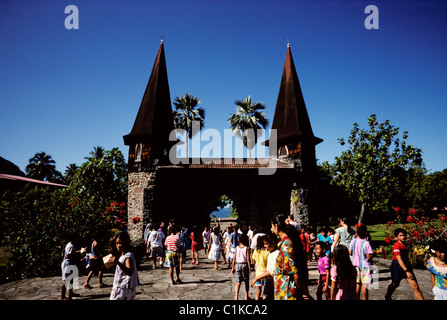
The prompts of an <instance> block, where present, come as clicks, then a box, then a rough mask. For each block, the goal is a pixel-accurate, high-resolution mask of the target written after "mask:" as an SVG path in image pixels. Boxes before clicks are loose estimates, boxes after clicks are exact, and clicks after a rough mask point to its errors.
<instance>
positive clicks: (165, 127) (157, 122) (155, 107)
mask: <svg viewBox="0 0 447 320" xmlns="http://www.w3.org/2000/svg"><path fill="white" fill-rule="evenodd" d="M173 129H174V121H173V116H172V108H171V96H170V93H169V83H168V73H167V70H166V60H165V53H164V47H163V41H162V42H161V44H160V48H159V49H158V53H157V57H156V58H155V62H154V66H153V68H152V72H151V76H150V78H149V82H148V84H147V87H146V91H145V92H144V95H143V99H142V101H141V105H140V109H139V110H138V114H137V117H136V119H135V123H134V125H133V128H132V131H131V132H130V133H129V134H127V135H125V136H124V137H123V138H124V144H125V145H131V144H135V143H140V142H145V143H151V144H152V146H153V147H154V146H157V145H162V146H167V145H170V144H171V143H169V133H170V132H171V131H172V130H173Z"/></svg>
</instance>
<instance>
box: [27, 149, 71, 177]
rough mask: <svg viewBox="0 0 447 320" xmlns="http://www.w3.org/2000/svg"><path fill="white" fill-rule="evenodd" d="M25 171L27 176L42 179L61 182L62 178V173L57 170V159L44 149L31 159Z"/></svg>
mask: <svg viewBox="0 0 447 320" xmlns="http://www.w3.org/2000/svg"><path fill="white" fill-rule="evenodd" d="M25 172H26V176H27V177H29V178H32V179H37V180H42V181H43V180H44V181H49V182H60V181H61V178H62V175H61V173H60V172H59V171H57V170H56V161H54V160H53V159H52V158H51V156H50V155H48V154H46V153H45V152H43V151H41V152H38V153H36V154H35V155H34V157H32V158H31V159H29V163H28V165H27V166H26V168H25Z"/></svg>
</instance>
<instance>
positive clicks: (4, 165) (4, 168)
mask: <svg viewBox="0 0 447 320" xmlns="http://www.w3.org/2000/svg"><path fill="white" fill-rule="evenodd" d="M0 173H5V174H12V175H15V176H21V177H24V176H25V173H23V172H22V171H21V170H20V168H19V167H18V166H16V165H15V164H14V163H12V162H11V161H8V160H6V159H5V158H2V157H0Z"/></svg>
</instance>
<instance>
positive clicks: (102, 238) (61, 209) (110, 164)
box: [0, 148, 127, 280]
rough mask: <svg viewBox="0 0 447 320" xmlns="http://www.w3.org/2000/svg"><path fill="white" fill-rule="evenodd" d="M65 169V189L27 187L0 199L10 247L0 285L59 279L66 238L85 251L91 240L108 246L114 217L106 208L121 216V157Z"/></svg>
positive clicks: (110, 154)
mask: <svg viewBox="0 0 447 320" xmlns="http://www.w3.org/2000/svg"><path fill="white" fill-rule="evenodd" d="M70 168H71V171H70V175H71V178H70V179H71V180H70V185H69V187H68V188H63V189H59V188H55V187H46V186H41V185H37V186H36V185H34V184H28V185H26V187H24V188H23V189H22V190H21V191H19V192H7V193H5V194H1V195H0V200H1V201H0V222H1V223H2V229H3V230H4V233H5V236H6V237H5V239H4V241H6V243H4V244H5V245H7V246H9V247H10V248H12V256H11V258H10V259H9V261H8V266H7V268H6V271H5V272H4V273H3V270H2V272H1V273H0V277H1V279H0V280H6V278H8V279H9V280H11V279H19V278H24V277H30V276H49V275H57V274H59V273H60V263H61V257H62V253H63V250H64V246H65V245H66V236H67V235H68V234H70V233H76V234H77V235H78V236H79V237H80V239H81V240H82V241H81V242H80V243H78V245H79V246H88V245H89V244H90V242H89V241H91V237H93V236H95V237H96V238H97V240H98V241H99V242H100V243H101V244H102V245H103V246H104V247H107V246H108V245H109V239H110V238H111V237H112V235H113V228H115V226H116V221H115V220H116V218H115V217H114V216H112V215H113V214H114V212H110V207H111V206H112V203H114V206H116V205H115V204H116V203H118V207H119V212H120V213H123V214H124V213H125V212H126V208H125V206H126V202H127V201H126V200H127V165H126V163H125V160H124V156H123V155H122V153H121V152H120V151H119V150H118V148H114V149H112V150H109V151H104V153H103V155H102V156H101V157H96V156H95V157H89V158H88V160H87V161H86V162H85V163H83V164H82V165H81V166H80V167H78V168H76V166H74V165H73V166H70ZM66 179H67V175H66ZM120 218H123V219H126V217H124V216H123V217H121V216H120Z"/></svg>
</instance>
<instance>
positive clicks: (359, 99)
mask: <svg viewBox="0 0 447 320" xmlns="http://www.w3.org/2000/svg"><path fill="white" fill-rule="evenodd" d="M370 4H373V5H376V6H377V8H378V9H379V29H378V30H367V29H366V28H365V27H364V20H365V19H366V17H367V16H368V14H365V13H364V10H365V7H366V6H367V5H370ZM68 5H76V6H77V7H78V9H79V29H77V30H74V29H73V30H67V29H66V28H65V26H64V21H65V18H66V17H67V16H68V14H65V13H64V10H65V7H66V6H68ZM446 17H447V4H446V3H445V2H444V1H437V0H431V1H392V0H389V1H376V0H373V1H362V0H355V1H336V0H328V1H318V0H317V1H304V0H303V1H299V0H295V1H286V0H275V1H273V0H271V1H267V0H258V1H254V0H238V1H236V0H220V1H217V0H214V1H213V0H207V1H205V0H179V1H170V0H167V1H165V0H163V1H161V0H160V1H140V0H138V1H137V0H130V1H122V0H108V1H95V0H88V1H75V0H70V1H63V0H59V1H38V0H37V1H5V0H2V1H0V57H1V59H0V70H1V72H0V84H1V85H0V119H1V120H2V121H1V122H2V125H1V129H0V156H2V157H3V158H6V159H8V160H10V161H12V162H14V163H15V164H17V165H18V166H19V167H20V169H21V170H22V171H24V170H25V166H26V165H27V163H28V160H29V158H31V157H32V156H33V155H34V154H35V153H36V152H40V151H44V152H46V153H47V154H50V155H51V156H52V157H53V159H54V160H55V161H56V166H57V169H58V170H59V171H61V172H64V171H65V167H66V166H67V165H68V164H70V163H76V164H77V165H80V164H82V163H83V162H84V157H86V156H88V154H89V152H90V151H92V150H93V147H95V146H103V147H104V148H106V149H111V148H113V147H119V148H120V150H121V151H122V152H123V153H124V154H125V155H126V157H127V153H128V147H127V146H125V145H124V143H123V138H122V136H123V135H125V134H127V133H129V132H130V130H131V128H132V125H133V122H134V120H135V116H136V114H137V111H138V108H139V106H140V103H141V98H142V96H143V93H144V90H145V87H146V85H147V81H148V79H149V75H150V71H151V69H152V65H153V62H154V59H155V56H156V53H157V50H158V47H159V45H160V36H161V35H164V36H165V38H164V45H165V53H166V60H167V69H168V78H169V84H170V92H171V100H174V98H175V97H176V96H180V95H183V94H184V93H185V92H189V93H190V94H192V95H195V96H198V97H200V98H201V99H202V100H203V103H202V107H203V108H205V110H206V112H207V114H206V120H205V126H206V128H215V129H217V130H219V131H221V132H222V131H223V130H224V129H228V125H227V121H226V120H227V118H228V116H229V115H230V114H231V113H233V112H234V111H235V108H236V106H235V105H234V101H235V100H236V99H241V98H245V97H247V96H248V95H251V96H252V97H253V99H254V100H260V101H263V102H264V104H265V105H266V106H267V109H266V113H267V116H268V118H269V120H270V122H271V121H272V120H273V114H274V109H275V104H276V98H277V95H278V89H279V84H280V79H281V74H282V69H283V65H284V59H285V54H286V47H287V38H289V39H290V47H291V49H292V54H293V57H294V61H295V65H296V68H297V72H298V77H299V79H300V83H301V87H302V90H303V94H304V99H305V101H306V105H307V109H308V113H309V116H310V120H311V123H312V127H313V131H314V134H315V135H316V136H318V137H320V138H322V139H324V142H323V143H321V144H319V145H318V146H317V151H316V155H317V159H318V160H319V162H323V161H329V162H333V160H334V157H335V156H337V155H340V154H341V152H342V150H344V149H343V147H341V146H339V144H338V142H337V139H338V138H341V137H348V136H349V134H350V131H351V129H352V127H353V123H354V122H358V123H359V125H360V127H366V126H367V119H368V117H369V116H370V115H371V114H373V113H375V114H377V116H378V119H379V120H380V121H384V120H390V121H391V123H392V124H393V125H395V126H397V127H400V128H401V130H407V131H409V139H408V141H409V143H411V144H413V145H414V146H416V147H419V148H421V149H422V151H423V158H424V162H425V164H426V166H427V169H429V170H431V171H439V170H443V169H445V168H447V164H446V159H447V148H446V144H445V141H447V130H446V126H445V121H446V120H445V119H446V116H447V108H446V107H447V102H446V101H447V90H446V89H445V84H446V77H447V55H446V53H447V42H446V41H445V34H446V32H447V19H446Z"/></svg>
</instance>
